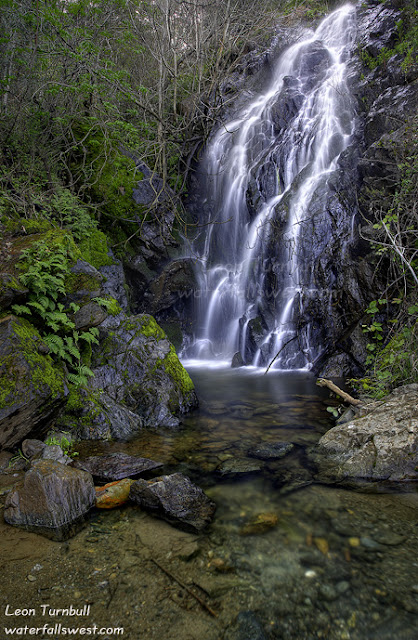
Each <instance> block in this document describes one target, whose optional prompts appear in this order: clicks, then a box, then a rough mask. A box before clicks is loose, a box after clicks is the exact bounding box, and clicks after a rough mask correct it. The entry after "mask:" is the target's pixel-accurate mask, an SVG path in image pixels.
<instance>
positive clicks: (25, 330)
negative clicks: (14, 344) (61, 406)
mask: <svg viewBox="0 0 418 640" xmlns="http://www.w3.org/2000/svg"><path fill="white" fill-rule="evenodd" d="M12 326H13V329H14V331H15V333H16V335H17V336H19V338H20V340H21V349H22V353H23V354H24V356H25V358H26V360H27V362H29V364H30V366H31V368H32V372H31V373H32V380H33V384H34V387H35V389H40V388H42V387H43V386H45V385H48V387H49V388H50V389H51V393H52V395H53V397H55V398H56V397H57V396H58V395H60V393H61V392H62V390H63V384H64V375H63V372H62V370H61V369H60V368H58V367H57V366H55V365H54V362H53V360H52V358H51V356H49V355H42V354H40V353H39V352H38V346H39V342H41V336H40V335H39V333H38V331H37V330H36V329H35V327H34V326H33V325H31V324H30V322H28V321H27V320H23V319H20V320H18V321H15V322H14V323H13V325H12Z"/></svg>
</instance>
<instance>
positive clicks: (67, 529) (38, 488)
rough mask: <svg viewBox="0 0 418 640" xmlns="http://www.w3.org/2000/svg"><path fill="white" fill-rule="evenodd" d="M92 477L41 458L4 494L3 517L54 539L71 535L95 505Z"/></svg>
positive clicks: (61, 538) (62, 538)
mask: <svg viewBox="0 0 418 640" xmlns="http://www.w3.org/2000/svg"><path fill="white" fill-rule="evenodd" d="M95 501H96V493H95V489H94V484H93V478H92V476H91V475H90V474H89V473H87V472H85V471H80V470H78V469H72V468H71V467H68V466H65V465H62V464H60V463H59V462H54V461H51V460H41V461H38V462H35V463H33V465H32V467H31V468H30V469H29V471H27V472H26V474H25V476H24V479H23V481H22V482H21V483H20V484H19V485H18V486H17V487H16V488H15V489H14V490H13V491H12V492H11V493H9V495H8V496H7V499H6V503H5V508H4V519H5V520H6V522H7V523H9V524H11V525H14V526H17V527H23V528H25V529H29V530H31V531H34V532H36V533H40V534H42V535H45V536H47V537H50V538H53V539H55V540H65V539H66V538H67V537H70V536H71V535H72V534H73V533H74V532H75V531H76V530H77V527H78V526H79V524H80V523H81V522H82V520H83V518H84V516H85V515H86V514H87V512H88V511H89V510H90V509H91V508H92V507H93V506H94V504H95Z"/></svg>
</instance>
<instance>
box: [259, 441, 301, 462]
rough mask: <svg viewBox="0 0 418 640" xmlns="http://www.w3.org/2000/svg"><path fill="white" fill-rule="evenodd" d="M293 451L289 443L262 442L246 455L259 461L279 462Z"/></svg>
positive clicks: (292, 446)
mask: <svg viewBox="0 0 418 640" xmlns="http://www.w3.org/2000/svg"><path fill="white" fill-rule="evenodd" d="M292 449H294V445H293V444H292V443H291V442H263V443H262V444H259V445H257V446H256V447H253V448H252V449H249V451H248V455H249V456H251V458H258V459H259V460H279V459H280V458H284V457H285V456H286V455H287V454H288V453H290V452H291V451H292Z"/></svg>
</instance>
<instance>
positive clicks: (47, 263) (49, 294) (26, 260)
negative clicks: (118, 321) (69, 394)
mask: <svg viewBox="0 0 418 640" xmlns="http://www.w3.org/2000/svg"><path fill="white" fill-rule="evenodd" d="M70 257H71V255H70V252H69V248H68V246H58V247H56V246H54V248H53V250H51V249H50V248H49V247H48V246H47V244H46V242H45V241H44V240H40V241H38V242H35V243H34V244H33V245H32V246H31V247H30V248H29V249H25V250H24V251H22V255H21V261H20V267H21V268H22V269H23V270H24V272H23V273H22V274H21V275H20V277H19V279H20V281H21V282H22V284H24V285H25V286H26V287H27V288H28V289H29V295H28V302H27V304H26V305H13V307H12V308H13V311H14V312H15V313H16V314H17V315H23V316H26V317H28V318H30V320H31V322H33V323H34V324H36V325H37V326H38V327H39V330H40V333H41V335H42V337H43V339H44V340H45V343H46V344H47V346H48V348H49V350H50V353H51V355H52V357H53V358H54V359H55V360H57V361H61V362H65V363H66V364H67V369H68V370H69V372H68V374H67V378H68V382H69V383H71V384H75V385H76V386H80V385H85V384H87V382H88V378H89V377H92V376H93V375H94V374H93V372H92V371H91V369H89V368H88V366H86V364H84V363H82V361H81V360H82V357H81V348H80V344H81V343H87V344H88V345H91V344H97V343H98V339H97V337H98V335H99V331H98V329H96V328H94V327H93V328H91V329H89V330H88V331H83V332H82V333H81V334H80V333H79V332H78V331H76V330H75V324H74V322H73V320H72V319H71V318H70V317H69V316H68V313H67V310H66V308H65V305H64V304H63V302H61V301H60V300H59V298H60V296H65V295H66V290H65V279H66V276H67V275H68V274H69V258H70ZM79 308H80V307H79V305H77V304H75V303H74V302H71V303H70V304H69V309H70V311H72V312H73V313H76V312H77V311H78V310H79ZM52 332H53V333H52Z"/></svg>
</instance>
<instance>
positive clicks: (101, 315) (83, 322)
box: [73, 300, 108, 330]
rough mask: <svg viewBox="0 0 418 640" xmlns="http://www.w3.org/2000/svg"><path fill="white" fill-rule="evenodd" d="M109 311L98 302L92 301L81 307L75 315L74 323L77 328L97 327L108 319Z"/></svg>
mask: <svg viewBox="0 0 418 640" xmlns="http://www.w3.org/2000/svg"><path fill="white" fill-rule="evenodd" d="M107 315H108V314H107V311H106V310H105V309H103V307H101V306H100V305H98V304H97V302H93V301H92V300H91V301H90V302H88V303H87V304H85V305H83V306H82V307H80V309H79V310H78V311H77V312H76V313H75V314H74V317H73V322H74V324H75V328H76V329H77V330H78V329H87V328H89V327H97V325H99V324H101V323H102V322H103V320H106V318H107Z"/></svg>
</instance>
